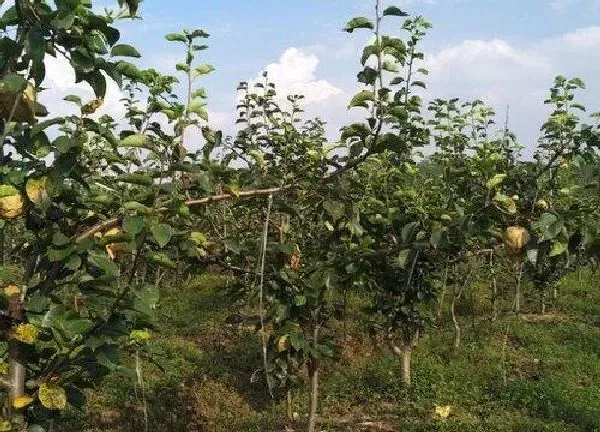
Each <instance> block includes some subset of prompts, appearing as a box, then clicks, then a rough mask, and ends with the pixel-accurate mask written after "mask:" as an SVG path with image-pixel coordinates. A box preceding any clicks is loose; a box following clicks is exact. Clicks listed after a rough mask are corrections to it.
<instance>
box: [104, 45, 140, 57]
mask: <svg viewBox="0 0 600 432" xmlns="http://www.w3.org/2000/svg"><path fill="white" fill-rule="evenodd" d="M110 55H111V56H112V57H134V58H140V57H141V56H142V55H141V54H140V53H139V52H138V50H136V49H135V48H134V47H132V46H131V45H126V44H119V45H115V46H114V47H112V49H111V50H110Z"/></svg>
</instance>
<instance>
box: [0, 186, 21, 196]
mask: <svg viewBox="0 0 600 432" xmlns="http://www.w3.org/2000/svg"><path fill="white" fill-rule="evenodd" d="M18 193H19V191H18V190H17V189H16V188H15V187H14V186H11V185H0V198H4V197H9V196H13V195H16V194H18Z"/></svg>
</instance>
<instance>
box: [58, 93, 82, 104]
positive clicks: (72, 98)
mask: <svg viewBox="0 0 600 432" xmlns="http://www.w3.org/2000/svg"><path fill="white" fill-rule="evenodd" d="M63 100H64V101H67V102H72V103H74V104H75V105H77V106H79V107H81V106H83V102H82V101H81V98H80V97H79V96H76V95H67V96H65V97H64V98H63Z"/></svg>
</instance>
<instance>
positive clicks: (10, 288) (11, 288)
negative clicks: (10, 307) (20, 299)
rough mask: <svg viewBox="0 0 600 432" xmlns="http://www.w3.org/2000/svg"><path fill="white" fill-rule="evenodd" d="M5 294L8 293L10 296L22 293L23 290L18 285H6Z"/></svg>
mask: <svg viewBox="0 0 600 432" xmlns="http://www.w3.org/2000/svg"><path fill="white" fill-rule="evenodd" d="M4 294H6V296H7V297H10V296H13V295H16V294H21V290H20V289H19V287H18V286H16V285H6V286H5V287H4Z"/></svg>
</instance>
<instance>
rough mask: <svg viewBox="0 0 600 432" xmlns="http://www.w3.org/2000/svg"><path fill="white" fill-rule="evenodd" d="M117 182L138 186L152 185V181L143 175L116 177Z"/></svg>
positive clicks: (134, 174) (129, 174)
mask: <svg viewBox="0 0 600 432" xmlns="http://www.w3.org/2000/svg"><path fill="white" fill-rule="evenodd" d="M117 181H120V182H123V183H131V184H136V185H140V186H152V185H153V184H154V180H153V179H152V178H151V177H150V176H149V175H147V174H143V173H126V174H121V175H119V176H118V177H117Z"/></svg>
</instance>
